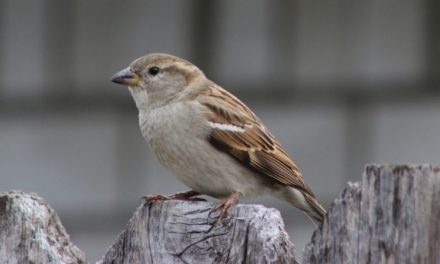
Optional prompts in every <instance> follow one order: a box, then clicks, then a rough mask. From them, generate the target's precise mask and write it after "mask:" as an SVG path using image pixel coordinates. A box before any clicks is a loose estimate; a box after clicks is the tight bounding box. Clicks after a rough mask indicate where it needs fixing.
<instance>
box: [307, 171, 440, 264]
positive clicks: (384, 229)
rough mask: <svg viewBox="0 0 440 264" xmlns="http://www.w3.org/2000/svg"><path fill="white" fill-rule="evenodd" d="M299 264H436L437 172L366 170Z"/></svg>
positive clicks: (439, 253) (439, 242)
mask: <svg viewBox="0 0 440 264" xmlns="http://www.w3.org/2000/svg"><path fill="white" fill-rule="evenodd" d="M303 263H304V264H306V263H415V264H416V263H417V264H419V263H427V264H428V263H429V264H431V263H436V264H437V263H440V167H438V166H437V167H433V166H430V165H422V166H409V165H402V166H391V165H371V166H367V168H366V171H365V173H364V175H363V178H362V184H359V183H355V184H349V186H348V187H347V188H346V189H345V190H344V191H343V192H342V194H341V196H340V197H339V198H338V199H336V200H335V201H334V203H333V205H332V206H331V208H330V210H329V212H328V218H327V219H326V220H325V222H324V224H323V226H322V228H321V229H319V230H316V231H315V233H314V235H313V237H312V241H311V243H310V244H309V245H308V246H307V247H306V248H305V251H304V256H303Z"/></svg>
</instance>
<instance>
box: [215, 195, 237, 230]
mask: <svg viewBox="0 0 440 264" xmlns="http://www.w3.org/2000/svg"><path fill="white" fill-rule="evenodd" d="M240 195H241V193H239V192H233V193H231V194H230V195H229V196H228V197H226V198H225V199H223V200H222V201H221V202H219V203H218V204H217V205H216V206H215V207H214V208H212V209H211V211H210V212H209V214H211V213H212V212H215V211H217V210H219V209H221V213H220V216H219V217H218V219H217V221H216V222H215V225H216V224H218V223H219V222H220V221H222V220H223V218H224V217H225V216H226V214H229V213H230V212H231V211H232V209H234V207H235V206H236V205H237V203H238V200H239V199H240Z"/></svg>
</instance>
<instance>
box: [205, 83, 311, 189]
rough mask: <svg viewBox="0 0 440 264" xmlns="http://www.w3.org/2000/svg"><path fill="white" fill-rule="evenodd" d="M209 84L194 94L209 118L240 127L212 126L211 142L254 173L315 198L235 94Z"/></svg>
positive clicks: (256, 118) (276, 143)
mask: <svg viewBox="0 0 440 264" xmlns="http://www.w3.org/2000/svg"><path fill="white" fill-rule="evenodd" d="M211 85H212V87H211V88H212V89H207V90H206V91H205V92H204V93H202V94H200V95H199V96H198V97H197V100H198V101H199V102H200V103H202V104H203V105H205V106H206V107H207V108H208V109H209V110H210V114H208V119H209V121H211V122H214V123H218V124H231V125H234V126H237V127H241V128H243V129H244V132H234V131H227V130H221V129H215V128H214V129H213V130H212V131H211V135H210V138H209V140H210V142H211V144H213V145H214V146H215V147H216V148H217V149H219V150H221V151H223V152H225V153H227V154H229V155H231V156H232V157H234V158H235V159H236V160H238V161H239V162H241V163H242V164H243V165H245V166H246V167H248V168H250V169H251V170H253V171H255V172H257V173H258V174H260V175H264V176H268V177H271V178H272V179H273V180H275V181H277V182H278V183H280V184H283V185H288V186H291V187H293V188H296V189H298V190H300V191H302V192H304V193H305V194H307V195H309V196H310V197H315V195H314V194H313V193H312V192H311V190H310V188H309V187H308V186H307V185H306V184H305V183H304V181H303V178H302V175H301V173H300V171H299V169H298V167H297V166H296V165H295V163H293V161H292V160H291V159H290V157H289V155H288V154H287V153H286V152H285V151H284V150H283V148H282V147H281V145H280V143H279V142H278V141H277V140H276V139H275V138H274V137H273V136H272V135H271V134H270V132H269V131H268V130H267V129H266V128H265V127H264V126H263V125H262V124H261V122H260V120H259V119H258V117H257V116H256V115H255V114H254V113H253V112H252V111H251V110H250V109H249V108H248V107H247V106H246V105H244V104H243V103H242V102H241V101H240V100H239V99H237V98H236V97H235V96H233V95H232V94H230V93H229V92H227V91H226V90H224V89H222V88H221V87H219V86H217V85H215V84H214V83H212V84H211Z"/></svg>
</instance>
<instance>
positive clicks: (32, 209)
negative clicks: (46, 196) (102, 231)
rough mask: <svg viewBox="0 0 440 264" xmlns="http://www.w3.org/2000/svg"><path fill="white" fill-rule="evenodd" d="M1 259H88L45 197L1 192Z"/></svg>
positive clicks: (47, 260) (12, 262) (15, 260)
mask: <svg viewBox="0 0 440 264" xmlns="http://www.w3.org/2000/svg"><path fill="white" fill-rule="evenodd" d="M0 263H8V264H9V263H10V264H15V263H20V264H22V263H35V264H39V263H72V264H73V263H75V264H76V263H78V264H81V263H87V262H86V260H85V256H84V253H83V252H82V251H81V250H79V249H78V248H77V247H76V246H75V245H74V244H72V243H71V242H70V240H69V235H67V233H66V230H65V229H64V227H63V225H62V224H61V222H60V219H59V218H58V216H57V214H56V213H55V212H54V210H53V209H52V208H51V207H50V206H49V204H48V203H47V202H46V201H44V200H43V199H42V198H40V197H38V196H37V195H35V194H26V193H23V192H20V191H10V192H2V193H0Z"/></svg>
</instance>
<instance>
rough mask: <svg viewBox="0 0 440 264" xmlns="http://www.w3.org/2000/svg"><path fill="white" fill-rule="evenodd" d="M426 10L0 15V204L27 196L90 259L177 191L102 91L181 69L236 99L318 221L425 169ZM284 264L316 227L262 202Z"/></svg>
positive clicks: (375, 7)
mask: <svg viewBox="0 0 440 264" xmlns="http://www.w3.org/2000/svg"><path fill="white" fill-rule="evenodd" d="M438 11H440V9H439V2H438V1H435V0H431V1H409V0H400V1H380V0H372V1H362V2H361V1H274V0H271V1H262V0H259V1H255V0H254V1H237V0H229V1H202V0H201V1H182V0H175V1H163V0H162V1H159V0H157V1H109V0H108V1H103V0H102V1H86V0H81V1H56V0H51V1H49V0H46V1H18V0H0V168H1V172H0V188H1V190H8V189H21V190H24V191H29V192H30V191H32V192H37V193H38V194H40V195H41V196H43V197H44V198H45V199H47V200H48V201H49V203H50V204H51V205H52V206H53V207H54V208H55V210H56V211H57V212H58V214H59V215H60V217H61V220H62V221H63V223H64V224H65V225H66V227H67V230H68V232H69V233H70V234H71V237H72V239H73V241H74V242H75V243H76V244H77V245H78V246H79V247H80V248H82V249H83V250H85V252H86V253H87V255H88V257H89V259H90V260H92V261H93V260H96V259H98V258H99V257H100V256H101V255H102V254H103V253H104V252H105V249H106V248H107V247H108V246H109V245H110V244H111V243H112V240H113V239H115V238H116V236H117V234H118V233H119V231H120V230H122V229H123V227H124V224H125V222H126V221H127V220H128V219H129V218H130V216H131V213H132V212H133V211H134V209H135V208H136V207H137V206H138V204H139V199H140V197H141V196H143V195H145V194H150V193H156V192H158V193H172V192H175V191H181V190H185V189H186V188H185V186H183V184H181V183H180V182H178V180H177V179H176V178H174V177H173V176H172V175H171V174H170V173H169V172H168V171H167V170H165V169H164V168H162V167H161V166H160V165H159V163H158V162H157V161H156V160H155V158H154V157H153V156H152V154H151V153H150V152H149V150H148V149H147V145H146V143H145V142H144V140H143V138H142V136H141V134H140V132H139V129H138V124H137V113H136V108H135V106H134V103H133V101H132V99H131V98H130V95H129V93H128V91H127V89H126V88H124V87H121V86H117V85H115V84H112V83H111V82H110V81H109V78H110V76H111V75H112V74H113V73H115V72H116V71H118V70H120V69H122V68H124V67H126V66H127V65H128V64H129V63H130V62H131V61H132V60H133V59H135V58H137V57H139V56H141V55H143V54H145V53H150V52H158V51H160V52H167V53H172V54H175V55H178V56H181V57H184V58H186V59H188V60H190V61H192V62H194V63H195V64H196V65H198V66H199V67H200V68H201V69H203V70H204V72H205V73H206V75H207V76H208V77H210V78H211V79H212V80H213V81H215V82H217V83H218V84H220V85H222V86H224V87H225V88H226V89H228V90H230V91H231V92H233V93H234V94H236V95H238V96H239V97H240V98H241V99H242V100H243V101H244V102H245V103H246V104H248V105H249V106H251V107H252V109H253V110H254V111H255V112H256V113H257V114H258V115H259V116H260V117H261V118H262V120H263V121H264V122H265V124H266V125H267V126H268V127H269V128H270V130H271V131H272V132H273V134H274V135H276V136H277V137H278V139H279V140H280V141H281V143H282V144H283V145H284V147H285V148H286V150H287V152H289V153H290V154H291V155H292V156H293V157H294V159H295V161H296V162H297V163H298V164H299V166H300V168H301V169H302V171H303V174H304V175H305V178H306V181H307V182H308V183H309V185H310V186H311V188H312V189H313V190H314V192H315V193H316V194H317V196H318V197H320V199H321V200H322V201H323V204H324V205H325V206H326V207H328V206H329V205H330V203H331V201H332V200H333V199H335V198H336V197H337V195H338V193H339V192H341V191H342V189H343V188H344V186H345V185H346V182H347V181H349V180H351V181H357V180H359V179H360V178H361V173H362V170H363V167H364V165H365V164H366V163H373V162H380V163H402V162H411V163H425V162H433V163H438V161H439V159H438V157H439V156H440V140H439V134H440V85H439V80H440V78H439V68H440V67H439V66H440V39H439V36H440V33H439V28H440V24H439V17H440V16H439V12H438ZM247 202H252V203H263V204H264V205H266V206H273V207H276V208H278V209H279V210H280V211H281V213H282V215H283V217H284V220H285V224H286V226H287V229H288V231H289V234H290V236H291V238H292V240H293V241H294V242H295V243H296V245H297V251H296V253H297V254H298V255H301V250H302V248H303V246H304V244H305V243H306V242H307V240H308V239H309V238H310V236H311V233H312V230H313V229H314V226H313V224H312V223H311V222H310V221H309V220H308V219H307V218H306V217H305V216H304V215H303V214H302V213H300V212H299V211H298V210H297V209H294V208H293V207H290V206H289V205H287V204H285V203H282V202H279V201H276V200H275V199H271V198H262V199H257V200H252V201H247Z"/></svg>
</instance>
